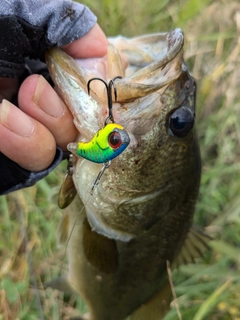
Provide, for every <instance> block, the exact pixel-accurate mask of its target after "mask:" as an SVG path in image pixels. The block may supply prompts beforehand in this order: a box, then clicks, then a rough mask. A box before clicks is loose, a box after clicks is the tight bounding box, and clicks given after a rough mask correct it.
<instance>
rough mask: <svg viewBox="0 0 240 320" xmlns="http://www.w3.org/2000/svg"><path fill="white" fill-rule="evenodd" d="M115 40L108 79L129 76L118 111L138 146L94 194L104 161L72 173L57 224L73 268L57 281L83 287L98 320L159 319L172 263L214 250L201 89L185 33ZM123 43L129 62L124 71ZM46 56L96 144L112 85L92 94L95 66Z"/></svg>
mask: <svg viewBox="0 0 240 320" xmlns="http://www.w3.org/2000/svg"><path fill="white" fill-rule="evenodd" d="M110 42H111V44H110V45H109V52H108V57H107V58H106V59H107V63H106V65H107V66H108V67H107V68H106V69H105V72H103V73H102V78H103V79H104V80H105V81H109V79H113V78H114V77H116V76H121V77H122V79H116V81H115V88H116V91H117V101H115V102H114V103H113V109H112V112H113V116H114V119H115V122H116V123H118V124H120V125H122V126H124V128H125V130H126V131H127V132H128V134H129V137H130V143H129V145H128V148H126V150H125V151H124V152H123V153H121V154H120V155H119V156H118V157H116V158H115V159H114V160H113V161H112V164H111V166H110V167H109V168H108V169H107V170H106V171H105V173H104V175H103V177H102V180H101V182H100V183H99V185H98V187H97V188H96V189H95V190H94V192H93V194H92V195H90V189H91V185H92V181H93V180H94V179H95V178H96V176H97V175H98V172H99V164H97V163H93V162H90V161H88V160H86V159H82V158H77V160H76V163H75V165H74V173H73V180H74V184H75V187H76V189H77V193H78V196H79V197H78V198H77V199H76V200H75V201H74V203H73V204H72V208H71V210H69V211H68V212H67V213H66V214H65V216H64V218H63V220H62V222H61V224H60V226H59V242H60V243H62V244H66V243H67V248H68V260H69V273H68V275H67V277H66V280H65V285H64V286H60V285H59V282H58V281H55V282H52V283H51V284H50V286H52V287H55V288H63V287H66V288H69V287H70V288H72V289H73V291H74V292H77V293H78V294H80V295H81V296H82V298H83V299H84V300H85V302H86V303H87V305H88V308H89V312H90V318H91V320H123V319H125V318H126V317H127V316H129V315H131V319H132V320H143V319H144V320H145V319H149V320H157V319H158V320H159V319H162V318H163V317H164V315H165V314H166V312H167V310H168V307H169V303H170V300H171V290H170V286H169V282H168V277H167V269H166V264H167V261H168V262H169V263H170V265H171V266H177V265H179V264H181V263H187V262H192V261H193V260H194V258H195V257H197V256H199V255H201V253H202V251H203V250H204V249H205V248H206V236H205V234H204V233H203V232H201V231H199V230H198V229H196V228H194V227H192V220H193V214H194V210H195V203H196V199H197V196H198V191H199V183H200V175H201V160H200V152H199V146H198V141H197V135H196V129H195V91H196V86H195V81H194V79H193V78H192V76H191V75H190V74H189V72H188V70H187V68H186V66H185V64H184V61H183V34H182V32H181V30H179V29H176V30H173V31H172V32H169V33H159V34H154V35H146V36H142V37H137V38H133V39H125V38H122V37H117V38H114V39H110ZM118 50H119V51H121V52H122V53H123V54H124V55H125V57H126V59H127V61H128V63H129V65H128V68H127V69H126V70H124V68H123V66H122V63H121V58H120V55H119V52H118ZM46 61H47V64H48V68H49V70H50V73H51V76H52V78H53V81H54V82H55V84H56V85H57V87H58V91H59V92H60V94H61V95H62V98H63V99H64V100H65V102H66V103H67V105H68V106H69V108H70V109H72V110H73V111H72V113H73V115H74V119H75V120H74V121H75V124H76V125H77V128H78V129H79V138H78V141H81V140H82V139H88V141H89V139H92V138H93V136H94V134H95V133H96V131H97V130H99V128H100V127H101V126H102V125H103V123H104V120H105V119H106V117H107V112H106V110H107V97H106V92H105V91H104V86H103V85H102V84H101V83H100V82H99V83H97V82H96V81H94V84H93V87H91V97H89V96H88V95H87V82H88V81H89V80H90V79H91V78H93V77H96V73H97V72H96V71H94V72H93V71H92V70H88V69H87V68H86V67H83V66H79V67H77V66H76V65H75V62H74V61H73V60H72V59H71V58H70V57H68V56H67V55H66V54H64V53H63V52H61V51H60V49H56V48H55V49H51V51H49V52H48V53H47V56H46ZM84 63H87V62H86V61H85V62H84ZM95 69H97V67H95ZM123 70H124V71H123ZM124 72H125V73H124ZM123 73H124V74H123ZM97 76H99V74H97ZM72 83H74V86H73V85H72ZM73 87H74V88H73ZM74 90H75V93H74ZM76 95H78V96H79V100H78V103H77V104H76V100H77V98H76ZM80 96H81V97H82V96H83V97H84V98H83V100H81V99H80ZM85 100H89V101H90V102H89V106H88V107H86V105H84V103H85V102H84V101H85ZM92 100H93V101H94V102H91V101H92ZM113 101H114V97H113ZM84 108H86V110H84ZM88 108H89V113H88ZM76 118H77V119H76ZM83 123H84V125H82V124H83ZM61 284H62V281H61Z"/></svg>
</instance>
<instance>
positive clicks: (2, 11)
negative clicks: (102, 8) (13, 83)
mask: <svg viewBox="0 0 240 320" xmlns="http://www.w3.org/2000/svg"><path fill="white" fill-rule="evenodd" d="M96 21H97V19H96V16H95V15H94V14H93V13H92V12H91V11H90V10H89V9H88V8H87V7H86V6H84V5H82V4H79V3H76V2H73V1H70V0H58V1H54V0H52V1H49V0H11V1H6V0H3V1H1V7H0V25H1V28H0V77H19V76H21V75H22V74H23V73H24V70H25V58H26V57H28V58H30V59H41V60H43V58H44V52H45V50H46V49H48V48H50V47H52V46H54V45H56V46H62V45H64V44H68V43H70V42H73V41H74V40H77V39H79V38H81V37H83V36H84V35H85V34H86V33H87V32H88V31H89V30H90V29H91V28H92V27H93V26H94V24H95V23H96Z"/></svg>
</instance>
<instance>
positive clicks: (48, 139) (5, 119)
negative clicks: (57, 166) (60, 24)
mask: <svg viewBox="0 0 240 320" xmlns="http://www.w3.org/2000/svg"><path fill="white" fill-rule="evenodd" d="M107 45H108V41H107V39H106V36H105V35H104V33H103V31H102V30H101V28H100V27H99V26H98V25H97V24H96V25H95V26H94V27H93V28H92V29H91V30H90V31H89V32H88V33H87V34H86V35H85V36H84V37H82V38H80V39H79V40H77V41H75V42H73V43H71V44H68V45H65V46H63V47H62V48H63V50H64V51H66V52H67V53H68V54H70V55H71V56H73V57H74V58H90V57H101V56H104V55H105V54H106V53H107ZM17 91H18V102H19V109H18V108H16V107H15V106H14V105H13V104H12V103H10V102H9V101H8V100H11V97H12V96H13V94H14V93H15V92H17ZM0 99H1V100H2V99H7V100H3V102H2V104H0V152H2V153H3V154H5V155H6V156H7V157H8V158H10V159H11V160H13V161H14V162H16V163H17V164H18V165H19V166H21V167H22V168H24V169H27V170H29V171H41V170H43V169H45V168H47V167H48V166H49V165H50V164H51V163H52V161H53V159H54V156H55V152H56V145H57V146H59V147H60V148H62V149H63V150H66V146H67V144H68V143H69V142H71V141H73V140H74V139H75V136H76V134H77V130H76V128H75V126H74V125H73V122H72V115H71V113H70V111H69V110H68V108H67V106H66V105H65V104H64V102H63V101H62V99H61V98H60V97H59V96H58V95H57V93H56V92H55V91H54V89H53V88H52V87H51V86H50V84H49V83H48V82H47V81H46V80H45V79H44V78H43V77H42V76H39V75H31V76H29V77H28V78H27V79H26V80H25V81H24V82H23V84H22V85H21V87H20V88H19V89H18V80H17V78H0ZM1 100H0V101H1Z"/></svg>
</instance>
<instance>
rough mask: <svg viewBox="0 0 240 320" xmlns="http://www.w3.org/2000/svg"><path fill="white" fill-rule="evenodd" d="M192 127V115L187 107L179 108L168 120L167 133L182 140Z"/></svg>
mask: <svg viewBox="0 0 240 320" xmlns="http://www.w3.org/2000/svg"><path fill="white" fill-rule="evenodd" d="M193 125H194V113H193V112H192V110H191V109H189V108H188V107H184V106H183V107H181V108H179V109H177V110H175V111H174V112H173V113H172V114H170V116H169V118H168V133H169V134H170V135H171V136H176V137H179V138H184V137H186V136H187V134H188V133H189V132H190V131H191V129H192V128H193Z"/></svg>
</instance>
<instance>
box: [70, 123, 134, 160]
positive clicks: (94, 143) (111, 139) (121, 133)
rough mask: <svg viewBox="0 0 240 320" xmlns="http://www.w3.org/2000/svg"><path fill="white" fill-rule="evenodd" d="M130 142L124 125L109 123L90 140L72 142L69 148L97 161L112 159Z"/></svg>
mask: <svg viewBox="0 0 240 320" xmlns="http://www.w3.org/2000/svg"><path fill="white" fill-rule="evenodd" d="M129 142H130V139H129V135H128V133H127V132H126V130H124V127H122V126H121V125H119V124H117V123H108V124H106V126H105V127H104V128H102V129H100V130H99V131H98V132H97V133H96V134H95V135H94V137H93V139H92V140H91V141H90V142H72V143H69V144H68V146H67V148H68V151H70V152H71V153H73V154H75V155H77V156H80V157H82V158H85V159H87V160H90V161H92V162H96V163H104V162H108V161H111V160H112V159H114V158H116V157H117V156H118V155H119V154H120V153H122V152H123V151H124V150H125V149H126V148H127V146H128V144H129Z"/></svg>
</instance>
